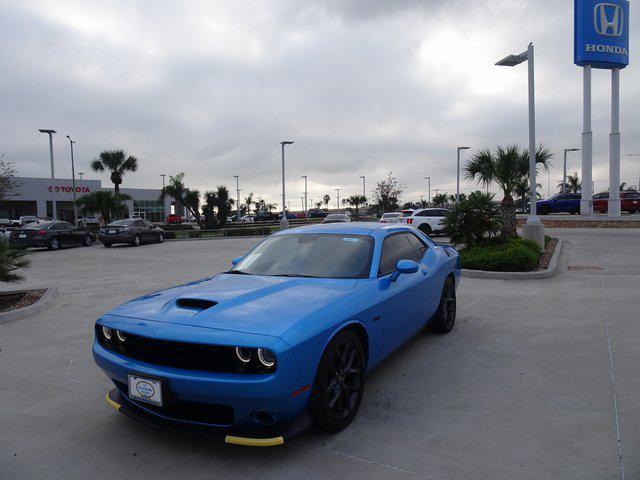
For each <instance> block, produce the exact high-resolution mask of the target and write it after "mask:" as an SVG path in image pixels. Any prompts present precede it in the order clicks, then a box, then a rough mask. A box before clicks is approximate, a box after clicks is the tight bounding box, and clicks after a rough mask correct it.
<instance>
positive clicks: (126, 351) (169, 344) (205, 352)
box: [96, 325, 242, 372]
mask: <svg viewBox="0 0 640 480" xmlns="http://www.w3.org/2000/svg"><path fill="white" fill-rule="evenodd" d="M101 329H102V327H101V326H99V325H96V338H97V339H98V342H99V343H100V345H102V346H103V347H105V348H106V349H108V350H111V351H113V352H116V353H119V354H121V355H124V356H125V357H128V358H132V359H134V360H140V361H141V362H145V363H151V364H154V365H163V366H166V367H173V368H181V369H184V370H201V371H205V372H242V369H241V367H240V366H239V365H238V362H237V360H236V358H235V354H234V351H233V348H232V347H221V346H217V345H204V344H200V343H187V342H174V341H170V340H158V339H156V338H149V337H143V336H140V335H133V334H130V333H126V340H125V341H124V342H120V341H118V340H117V339H116V336H115V335H114V336H113V338H112V339H111V340H107V339H105V338H104V336H103V335H102V332H101Z"/></svg>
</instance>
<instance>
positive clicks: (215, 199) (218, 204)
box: [202, 186, 235, 228]
mask: <svg viewBox="0 0 640 480" xmlns="http://www.w3.org/2000/svg"><path fill="white" fill-rule="evenodd" d="M204 201H205V203H204V206H203V207H202V213H203V214H204V221H205V225H206V226H207V228H219V227H223V226H224V224H225V223H227V217H228V216H229V214H230V213H231V208H232V207H233V204H234V203H235V201H234V200H233V199H231V198H229V190H228V189H227V187H225V186H219V187H218V189H217V190H216V191H215V192H213V191H207V192H204Z"/></svg>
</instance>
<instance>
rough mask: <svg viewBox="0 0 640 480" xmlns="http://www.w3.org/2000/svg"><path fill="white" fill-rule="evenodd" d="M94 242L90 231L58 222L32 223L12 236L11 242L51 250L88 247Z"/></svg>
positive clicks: (14, 232)
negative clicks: (79, 246) (80, 246)
mask: <svg viewBox="0 0 640 480" xmlns="http://www.w3.org/2000/svg"><path fill="white" fill-rule="evenodd" d="M92 240H93V237H92V236H91V232H89V230H85V229H84V228H76V227H74V226H73V225H71V224H70V223H69V222H57V221H47V222H40V223H30V224H28V225H25V226H24V227H21V228H19V229H17V230H14V231H13V233H12V235H11V242H12V243H15V244H16V245H18V246H20V247H46V248H48V249H49V250H58V249H59V248H61V247H67V246H78V245H84V246H85V247H88V246H89V245H91V242H92Z"/></svg>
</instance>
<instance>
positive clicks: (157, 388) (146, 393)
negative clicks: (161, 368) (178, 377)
mask: <svg viewBox="0 0 640 480" xmlns="http://www.w3.org/2000/svg"><path fill="white" fill-rule="evenodd" d="M127 377H128V380H129V398H131V399H132V400H138V401H140V402H146V403H150V404H152V405H157V406H159V407H161V406H162V382H161V381H160V380H157V379H154V378H149V377H142V376H140V375H133V374H131V373H130V374H128V376H127Z"/></svg>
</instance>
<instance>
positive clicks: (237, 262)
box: [231, 257, 244, 266]
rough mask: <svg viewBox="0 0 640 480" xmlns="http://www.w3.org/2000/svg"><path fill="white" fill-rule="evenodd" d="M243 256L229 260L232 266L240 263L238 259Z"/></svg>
mask: <svg viewBox="0 0 640 480" xmlns="http://www.w3.org/2000/svg"><path fill="white" fill-rule="evenodd" d="M243 258H244V257H236V258H234V259H233V260H231V264H232V265H233V266H236V265H237V264H239V263H240V260H242V259H243Z"/></svg>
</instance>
